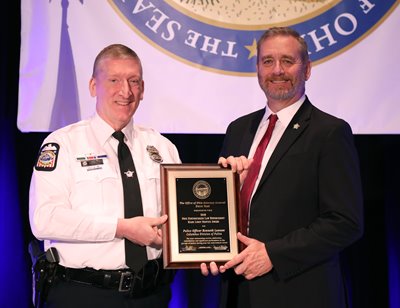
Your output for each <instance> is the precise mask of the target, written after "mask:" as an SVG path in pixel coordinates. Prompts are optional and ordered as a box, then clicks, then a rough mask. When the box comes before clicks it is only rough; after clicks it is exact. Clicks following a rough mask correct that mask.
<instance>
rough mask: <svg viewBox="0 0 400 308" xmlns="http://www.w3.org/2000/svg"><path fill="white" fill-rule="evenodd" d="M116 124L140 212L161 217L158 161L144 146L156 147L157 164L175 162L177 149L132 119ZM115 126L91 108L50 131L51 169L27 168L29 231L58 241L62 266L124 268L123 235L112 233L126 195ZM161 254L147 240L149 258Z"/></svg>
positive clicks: (47, 241)
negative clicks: (90, 112)
mask: <svg viewBox="0 0 400 308" xmlns="http://www.w3.org/2000/svg"><path fill="white" fill-rule="evenodd" d="M122 131H123V133H124V134H125V136H126V143H127V145H128V147H129V148H130V149H131V153H132V157H133V160H134V162H135V167H136V171H137V175H138V178H139V183H140V190H141V197H142V203H143V213H144V216H148V217H159V216H160V215H161V198H160V163H159V162H156V161H154V160H152V159H151V157H150V155H149V154H150V153H149V151H147V149H146V148H147V146H153V147H154V148H155V149H157V150H158V152H159V154H160V156H161V157H162V159H163V163H180V159H179V154H178V151H177V149H176V147H175V146H174V145H173V144H172V143H171V142H170V141H169V140H168V139H166V138H165V137H163V136H161V135H160V134H159V133H158V132H156V131H154V130H152V129H149V128H144V127H141V126H138V125H134V124H133V121H131V122H130V123H129V124H128V125H127V126H126V127H125V128H124V129H123V130H122ZM113 132H114V130H113V129H112V128H111V126H109V125H108V124H107V123H106V122H105V121H104V120H102V119H101V118H100V116H99V115H98V114H96V115H94V116H93V117H92V118H90V119H88V120H83V121H80V122H78V123H75V124H72V125H69V126H67V127H64V128H62V129H59V130H57V131H55V132H53V133H51V134H50V135H49V136H48V137H47V138H46V139H45V140H44V142H43V145H46V144H54V143H56V144H58V145H59V147H60V148H59V152H58V154H57V160H56V166H55V168H54V170H52V171H39V170H36V169H34V171H33V175H32V180H31V187H30V198H29V199H30V200H29V202H30V204H29V216H30V223H31V228H32V232H33V234H34V235H35V236H36V237H37V238H38V239H43V240H45V249H47V248H48V247H50V246H53V247H56V248H57V250H58V252H59V255H60V264H61V265H64V266H67V267H73V268H84V267H91V268H95V269H120V268H125V267H126V264H125V246H124V240H123V239H118V238H115V233H116V228H117V221H118V218H122V217H124V197H123V188H122V180H121V174H120V170H119V164H118V156H117V147H118V141H117V140H116V139H114V138H113V137H112V136H111V135H112V133H113ZM82 161H84V163H82ZM160 254H161V251H160V250H157V249H154V248H150V247H147V255H148V258H149V259H154V258H157V257H159V256H160Z"/></svg>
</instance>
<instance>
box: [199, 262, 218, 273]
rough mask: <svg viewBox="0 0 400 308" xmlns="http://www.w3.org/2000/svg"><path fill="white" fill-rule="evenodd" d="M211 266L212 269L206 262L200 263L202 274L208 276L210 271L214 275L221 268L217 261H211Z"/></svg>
mask: <svg viewBox="0 0 400 308" xmlns="http://www.w3.org/2000/svg"><path fill="white" fill-rule="evenodd" d="M209 268H210V269H208V267H207V264H206V263H201V264H200V270H201V274H202V275H203V276H208V274H210V273H211V275H213V276H217V275H218V274H219V269H218V266H217V264H216V263H215V262H210V266H209Z"/></svg>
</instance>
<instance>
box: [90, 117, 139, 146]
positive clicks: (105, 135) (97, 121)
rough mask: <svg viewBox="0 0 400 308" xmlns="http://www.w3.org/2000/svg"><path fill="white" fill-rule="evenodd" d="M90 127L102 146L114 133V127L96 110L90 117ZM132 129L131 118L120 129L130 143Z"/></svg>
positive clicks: (131, 140)
mask: <svg viewBox="0 0 400 308" xmlns="http://www.w3.org/2000/svg"><path fill="white" fill-rule="evenodd" d="M92 127H93V132H94V134H95V135H96V137H97V140H99V142H100V143H101V145H102V146H104V145H105V144H106V143H107V142H108V141H109V140H110V138H113V137H112V134H113V133H114V129H113V128H112V127H111V126H110V125H109V124H108V123H107V122H106V121H104V120H103V119H102V118H101V117H100V116H99V114H98V113H97V112H96V114H95V115H94V116H93V118H92ZM133 131H134V129H133V120H131V121H129V123H128V124H127V125H126V126H125V127H124V128H123V129H122V132H123V133H124V135H125V137H126V138H127V139H128V141H129V143H131V144H132V142H133Z"/></svg>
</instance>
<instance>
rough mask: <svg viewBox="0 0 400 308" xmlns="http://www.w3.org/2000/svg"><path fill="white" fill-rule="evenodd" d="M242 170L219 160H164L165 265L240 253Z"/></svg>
mask: <svg viewBox="0 0 400 308" xmlns="http://www.w3.org/2000/svg"><path fill="white" fill-rule="evenodd" d="M239 186H240V184H239V176H238V174H237V173H233V172H232V171H231V170H230V169H227V168H222V167H221V166H219V165H217V164H161V200H162V212H163V214H167V215H168V221H167V222H166V223H165V224H164V225H163V230H162V231H163V262H164V268H200V263H202V262H206V263H209V262H211V261H215V262H216V263H217V264H223V263H225V262H226V261H228V260H231V259H232V258H233V257H234V256H235V255H237V254H238V253H239V247H238V242H237V236H236V234H237V232H238V226H239V224H238V218H239V217H238V210H239V205H238V204H239Z"/></svg>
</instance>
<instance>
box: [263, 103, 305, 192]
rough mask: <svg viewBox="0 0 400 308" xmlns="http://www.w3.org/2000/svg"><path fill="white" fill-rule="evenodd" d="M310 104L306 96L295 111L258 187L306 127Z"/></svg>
mask: <svg viewBox="0 0 400 308" xmlns="http://www.w3.org/2000/svg"><path fill="white" fill-rule="evenodd" d="M311 109H312V105H311V103H310V101H309V100H308V98H306V100H305V101H304V103H303V105H302V106H301V107H300V109H299V110H298V111H297V112H296V114H295V115H294V117H293V119H292V120H291V121H290V123H289V125H288V127H287V128H286V130H285V132H284V133H283V135H282V138H281V139H280V140H279V142H278V144H277V146H276V148H275V150H274V152H273V153H272V155H271V158H270V159H269V161H268V164H267V166H266V167H265V170H264V173H263V175H262V177H261V180H260V183H259V185H258V187H260V186H261V185H262V184H263V183H264V182H265V181H266V180H267V178H268V177H269V175H270V174H271V173H272V171H273V170H274V169H275V166H276V165H277V164H278V162H279V161H280V160H281V159H282V157H283V156H284V155H285V153H286V152H287V151H288V150H289V148H290V147H291V145H292V144H293V143H294V142H295V141H296V140H297V139H298V138H299V137H300V136H301V135H302V133H303V132H304V131H305V130H306V129H307V127H308V124H309V120H310V115H311Z"/></svg>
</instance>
